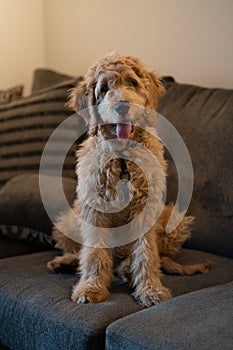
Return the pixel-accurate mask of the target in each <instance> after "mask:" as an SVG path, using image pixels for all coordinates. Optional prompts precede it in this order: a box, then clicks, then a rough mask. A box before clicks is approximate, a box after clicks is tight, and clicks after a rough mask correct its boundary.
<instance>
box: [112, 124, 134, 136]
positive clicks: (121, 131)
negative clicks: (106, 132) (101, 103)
mask: <svg viewBox="0 0 233 350" xmlns="http://www.w3.org/2000/svg"><path fill="white" fill-rule="evenodd" d="M131 131H132V125H130V124H117V126H116V134H117V137H118V138H119V139H129V138H130V134H131Z"/></svg>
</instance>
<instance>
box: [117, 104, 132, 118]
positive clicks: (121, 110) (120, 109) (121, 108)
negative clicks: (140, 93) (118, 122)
mask: <svg viewBox="0 0 233 350" xmlns="http://www.w3.org/2000/svg"><path fill="white" fill-rule="evenodd" d="M129 108H130V105H129V103H128V102H125V101H124V102H123V101H121V102H117V103H115V105H114V109H115V111H116V112H117V113H118V114H120V115H122V116H125V115H126V114H127V113H128V111H129Z"/></svg>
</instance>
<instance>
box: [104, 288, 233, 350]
mask: <svg viewBox="0 0 233 350" xmlns="http://www.w3.org/2000/svg"><path fill="white" fill-rule="evenodd" d="M232 314H233V282H231V283H227V284H223V285H219V286H216V287H211V288H206V289H204V290H199V291H196V292H192V293H188V294H186V295H183V296H179V297H177V298H174V299H170V300H168V301H167V302H165V303H161V304H159V305H157V306H154V307H152V308H150V309H147V310H143V311H140V312H137V313H136V314H133V315H129V316H127V317H125V318H123V319H122V320H118V321H116V322H114V323H113V324H111V325H110V326H109V327H108V328H107V331H106V350H118V349H121V350H125V349H127V350H131V349H132V350H142V349H143V350H146V349H148V350H149V349H163V350H171V349H176V350H181V349H182V350H183V349H189V350H194V349H202V350H209V349H211V350H219V349H221V350H230V349H232V344H233V323H232ZM142 325H143V326H142Z"/></svg>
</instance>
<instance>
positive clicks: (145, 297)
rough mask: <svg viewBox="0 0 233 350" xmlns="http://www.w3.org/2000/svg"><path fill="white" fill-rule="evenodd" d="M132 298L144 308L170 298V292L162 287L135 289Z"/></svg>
mask: <svg viewBox="0 0 233 350" xmlns="http://www.w3.org/2000/svg"><path fill="white" fill-rule="evenodd" d="M132 296H133V297H134V298H135V299H136V301H137V302H138V303H139V304H141V305H143V306H145V307H149V306H152V305H156V304H158V303H160V302H161V301H164V300H167V299H170V298H171V297H172V295H171V293H170V291H169V290H168V289H167V288H165V287H163V286H158V287H154V288H153V287H150V288H143V289H140V290H137V289H136V291H135V292H134V293H133V294H132Z"/></svg>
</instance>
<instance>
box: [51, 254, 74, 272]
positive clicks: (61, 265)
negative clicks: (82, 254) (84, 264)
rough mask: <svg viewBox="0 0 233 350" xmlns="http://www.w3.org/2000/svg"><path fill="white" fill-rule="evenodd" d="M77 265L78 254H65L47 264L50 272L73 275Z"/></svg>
mask: <svg viewBox="0 0 233 350" xmlns="http://www.w3.org/2000/svg"><path fill="white" fill-rule="evenodd" d="M78 265H79V259H78V254H70V253H67V254H65V255H62V256H56V257H55V258H54V259H53V260H51V261H49V262H48V263H47V267H48V269H49V270H50V271H53V272H56V273H73V274H75V273H76V272H77V268H78Z"/></svg>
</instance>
